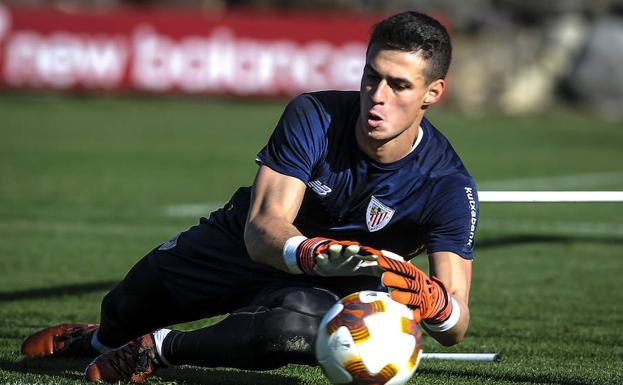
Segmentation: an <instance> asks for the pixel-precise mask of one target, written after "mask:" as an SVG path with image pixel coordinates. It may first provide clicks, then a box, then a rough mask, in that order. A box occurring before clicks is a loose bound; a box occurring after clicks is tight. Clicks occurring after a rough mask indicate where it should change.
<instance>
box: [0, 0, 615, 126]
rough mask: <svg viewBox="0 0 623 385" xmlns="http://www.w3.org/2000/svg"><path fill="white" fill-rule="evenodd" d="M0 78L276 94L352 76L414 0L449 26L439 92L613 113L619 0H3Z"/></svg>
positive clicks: (468, 102) (335, 84)
mask: <svg viewBox="0 0 623 385" xmlns="http://www.w3.org/2000/svg"><path fill="white" fill-rule="evenodd" d="M3 4H4V5H0V60H1V64H0V69H1V70H2V76H1V80H0V84H2V86H3V87H4V88H37V89H38V88H43V89H55V90H65V89H70V90H76V89H78V90H85V91H88V92H91V91H113V92H116V91H122V92H128V91H129V92H149V93H182V94H207V95H236V96H243V97H245V96H260V97H275V96H277V97H283V96H291V95H294V94H297V93H299V92H302V91H307V90H317V89H326V88H337V89H357V86H358V81H359V74H360V71H361V67H362V66H363V58H362V55H361V53H362V51H363V50H364V49H365V42H366V38H367V34H368V32H369V28H370V26H371V24H372V23H374V22H375V21H377V20H378V19H379V18H380V17H382V16H384V15H387V14H388V13H393V12H395V11H398V10H404V9H418V10H421V11H425V12H428V13H431V14H432V15H434V16H436V17H438V18H439V19H440V20H442V21H443V22H444V23H445V24H446V26H447V27H448V28H449V29H450V30H451V33H452V36H453V39H454V46H455V58H454V62H453V66H452V68H451V73H450V82H451V83H450V84H451V87H450V93H449V95H448V96H447V98H446V101H445V102H446V105H447V106H448V107H450V108H454V109H456V110H457V111H459V112H461V113H465V114H471V115H474V114H476V115H478V114H484V113H487V112H491V111H494V112H501V113H503V114H510V115H521V114H534V113H542V112H547V111H548V110H550V109H551V108H555V107H558V106H561V105H562V106H565V107H568V108H571V109H579V110H582V111H587V112H589V113H591V114H595V115H597V116H599V117H601V118H604V119H609V120H612V119H614V120H617V119H621V118H622V117H623V108H622V107H623V65H622V63H623V2H622V1H620V0H551V1H541V0H525V1H524V0H522V1H519V0H471V1H452V0H438V1H433V0H419V1H406V0H390V1H387V0H383V1H382V0H338V1H328V0H316V1H304V0H292V1H286V0H182V1H172V0H171V1H169V0H92V1H80V0H57V1H54V0H13V1H4V2H3Z"/></svg>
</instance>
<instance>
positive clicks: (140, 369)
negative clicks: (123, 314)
mask: <svg viewBox="0 0 623 385" xmlns="http://www.w3.org/2000/svg"><path fill="white" fill-rule="evenodd" d="M163 366H164V365H163V364H162V363H161V360H160V359H159V357H158V353H157V352H156V345H155V342H154V337H153V335H152V334H145V335H144V336H141V337H138V338H137V339H135V340H133V341H130V342H128V343H127V344H125V345H123V346H122V347H120V348H118V349H114V350H111V351H109V352H107V353H104V354H101V355H100V356H98V357H97V358H96V359H94V360H93V362H91V363H90V364H89V366H87V368H86V370H85V378H86V380H87V381H91V382H119V381H122V382H124V381H129V382H143V381H145V380H147V378H148V377H149V376H150V375H151V374H152V373H153V372H154V370H156V369H157V368H159V367H163Z"/></svg>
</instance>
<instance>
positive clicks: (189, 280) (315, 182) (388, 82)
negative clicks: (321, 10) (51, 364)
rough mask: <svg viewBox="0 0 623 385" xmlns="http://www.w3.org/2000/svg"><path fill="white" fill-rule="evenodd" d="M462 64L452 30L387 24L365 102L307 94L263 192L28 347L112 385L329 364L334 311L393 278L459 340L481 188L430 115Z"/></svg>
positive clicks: (395, 289) (373, 48)
mask: <svg viewBox="0 0 623 385" xmlns="http://www.w3.org/2000/svg"><path fill="white" fill-rule="evenodd" d="M450 57H451V46H450V40H449V37H448V34H447V32H446V30H445V29H444V28H443V27H442V26H441V25H440V24H439V23H438V22H437V21H436V20H434V19H432V18H430V17H428V16H426V15H424V14H421V13H417V12H405V13H401V14H398V15H394V16H392V17H390V18H388V19H386V20H383V21H382V22H380V23H379V24H377V25H376V26H375V28H374V30H373V32H372V36H371V38H370V42H369V46H368V50H367V57H366V66H365V70H364V74H363V78H362V81H361V89H360V91H359V92H358V93H357V92H339V91H325V92H316V93H310V94H305V95H301V96H299V97H297V98H295V99H294V100H292V101H291V102H290V103H289V105H288V106H287V108H286V110H285V112H284V114H283V116H282V117H281V119H280V121H279V123H278V124H277V127H276V129H275V131H274V133H273V135H272V136H271V138H270V140H269V142H268V144H267V145H266V146H265V147H264V148H263V149H262V150H261V151H260V153H259V154H258V156H257V163H258V164H259V170H258V172H257V176H256V178H255V182H254V184H253V186H252V188H241V189H239V190H238V191H237V192H236V193H235V194H234V196H233V197H232V199H231V200H230V202H229V203H228V204H227V205H226V206H225V207H224V208H222V209H220V210H218V211H216V212H214V213H212V214H211V215H210V217H209V218H208V219H206V218H202V219H201V221H200V223H199V224H198V225H196V226H194V227H192V228H191V229H189V230H187V231H185V232H183V233H181V234H179V235H178V236H177V237H175V238H173V239H171V240H169V241H167V242H165V243H163V244H162V245H160V246H159V247H157V248H156V249H154V250H153V251H152V252H150V253H149V254H148V255H147V256H146V257H144V258H143V259H142V260H141V261H140V262H138V263H137V265H135V266H134V267H133V268H132V270H130V272H129V273H128V275H127V276H126V277H125V279H124V280H123V281H121V282H120V283H119V284H118V285H117V286H116V287H115V288H114V289H113V290H112V291H111V292H110V293H108V294H107V295H106V297H105V298H104V300H103V302H102V310H101V323H100V324H65V325H59V326H56V327H52V328H47V329H44V330H42V331H40V332H38V333H35V334H33V335H32V336H30V337H28V338H27V339H26V340H25V341H24V344H23V346H22V351H23V352H24V353H25V354H27V355H29V356H54V355H62V354H91V355H97V354H99V353H103V354H101V355H99V356H98V357H97V358H96V359H95V360H94V361H93V362H92V363H91V364H90V365H89V366H88V367H87V370H86V377H87V379H89V380H91V381H107V382H116V381H119V380H122V381H124V380H130V381H135V382H140V381H143V380H145V379H146V378H147V377H148V376H149V375H150V374H151V373H152V372H153V370H155V369H156V368H158V367H162V366H169V365H178V364H193V365H201V366H208V367H235V368H243V369H270V368H275V367H279V366H282V365H285V364H288V363H305V364H314V363H315V359H314V355H313V348H312V344H313V339H314V336H315V333H316V329H317V326H318V323H319V321H320V319H321V318H322V316H323V315H324V313H325V312H326V310H327V309H328V308H329V307H330V306H332V305H333V304H334V303H335V301H336V300H338V299H339V298H340V297H342V296H344V295H346V294H349V293H352V292H355V291H359V290H363V289H373V290H374V289H378V288H379V286H380V284H381V283H383V284H384V286H386V287H389V288H390V289H391V296H392V298H394V299H395V300H397V301H399V302H402V303H404V304H407V305H409V306H410V307H411V308H412V309H413V311H414V314H415V316H416V318H417V319H418V320H421V322H422V325H423V326H424V328H425V329H426V330H427V331H428V332H429V334H430V335H431V336H432V337H433V338H435V339H436V340H437V341H439V342H440V343H441V344H443V345H452V344H456V343H458V342H460V341H461V340H462V338H463V336H464V335H465V332H466V330H467V326H468V322H469V310H468V299H469V288H470V282H471V270H472V266H471V260H472V258H473V255H472V253H473V247H474V231H475V227H476V222H477V216H478V205H477V195H476V188H475V186H474V182H473V180H472V178H471V177H470V176H469V174H468V172H467V171H466V169H465V168H464V166H463V164H462V162H461V160H460V159H459V157H458V156H457V155H456V153H455V152H454V150H453V149H452V147H451V146H450V144H449V143H448V141H447V140H446V139H445V138H444V137H443V136H442V135H441V133H439V132H438V131H437V130H436V129H435V128H434V127H433V126H432V124H431V123H430V122H429V121H428V120H426V119H425V118H424V113H425V112H426V109H427V108H428V106H430V105H433V104H434V103H436V102H437V101H439V99H440V98H441V96H442V95H443V93H444V91H445V88H446V82H445V80H444V79H445V76H446V73H447V71H448V67H449V64H450ZM344 240H349V241H344ZM380 249H384V250H391V251H393V252H394V253H398V254H400V255H402V256H403V257H404V258H405V260H408V259H410V258H412V257H414V256H415V255H417V254H419V253H420V252H421V251H423V250H424V249H426V250H427V252H428V256H429V260H430V273H431V275H430V277H429V276H427V275H426V274H425V273H424V272H422V271H420V270H418V269H417V268H415V267H414V266H413V265H412V264H410V263H409V262H406V261H405V260H403V259H402V258H400V257H398V259H396V256H395V255H392V254H391V253H388V252H385V251H379V250H380ZM383 272H384V273H383ZM381 273H383V274H382V276H381ZM379 277H380V279H379ZM218 314H229V315H228V316H227V317H226V318H225V319H224V320H222V321H221V322H219V323H217V324H214V325H212V326H208V327H206V328H202V329H199V330H195V331H191V332H179V331H171V330H168V329H161V328H163V327H166V326H168V325H172V324H175V323H181V322H186V321H192V320H197V319H200V318H204V317H209V316H214V315H218ZM128 341H129V342H128ZM124 344H125V345H124Z"/></svg>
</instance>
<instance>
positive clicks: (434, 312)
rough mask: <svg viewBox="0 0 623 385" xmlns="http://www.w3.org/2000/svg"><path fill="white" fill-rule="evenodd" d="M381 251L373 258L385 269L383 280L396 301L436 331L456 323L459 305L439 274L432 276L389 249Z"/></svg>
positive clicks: (416, 318) (418, 320)
mask: <svg viewBox="0 0 623 385" xmlns="http://www.w3.org/2000/svg"><path fill="white" fill-rule="evenodd" d="M380 254H381V255H373V256H372V258H373V259H374V260H375V261H376V263H377V264H378V267H379V268H381V269H382V270H384V271H385V272H384V273H383V275H382V276H381V281H382V282H383V285H385V286H387V287H388V288H389V289H390V292H389V294H390V296H391V298H392V299H393V300H394V301H396V302H400V303H402V304H405V305H407V306H408V307H410V308H411V309H413V313H414V318H415V320H416V321H417V322H420V321H424V323H425V324H426V326H428V327H429V328H430V329H432V330H436V331H445V330H447V329H449V328H451V327H452V326H453V325H454V324H456V322H457V321H458V316H459V313H458V311H459V309H458V304H456V303H455V301H454V300H453V299H452V298H451V296H450V295H449V294H448V290H447V288H446V285H445V283H444V282H443V281H442V280H440V279H439V278H437V277H435V276H432V277H429V276H428V275H426V273H424V272H423V271H422V270H420V269H418V268H417V267H415V266H414V265H413V264H411V263H409V262H407V261H405V260H404V259H403V258H402V257H401V256H399V255H397V254H394V253H392V252H389V251H386V250H382V251H381V252H380ZM455 305H456V309H454V310H455V311H454V312H453V308H454V307H455ZM451 316H452V317H451ZM450 318H452V319H450ZM446 321H449V323H448V322H446ZM435 325H437V326H440V327H436V326H435Z"/></svg>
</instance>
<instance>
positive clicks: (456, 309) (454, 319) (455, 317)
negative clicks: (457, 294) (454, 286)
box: [422, 296, 461, 333]
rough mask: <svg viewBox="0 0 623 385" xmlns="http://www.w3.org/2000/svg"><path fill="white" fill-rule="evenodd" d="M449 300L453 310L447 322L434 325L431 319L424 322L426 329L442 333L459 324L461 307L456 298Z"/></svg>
mask: <svg viewBox="0 0 623 385" xmlns="http://www.w3.org/2000/svg"><path fill="white" fill-rule="evenodd" d="M449 299H450V301H448V302H449V305H450V306H451V308H452V312H451V313H450V316H449V317H448V318H447V319H446V320H445V321H442V322H440V323H434V321H431V320H430V319H429V320H426V321H422V324H424V327H426V329H428V330H430V331H432V332H437V333H442V332H445V331H448V330H450V329H452V328H453V327H454V325H456V324H457V323H458V322H459V318H460V317H461V307H460V306H459V303H458V302H457V301H456V300H455V299H454V298H452V297H450V296H449Z"/></svg>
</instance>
